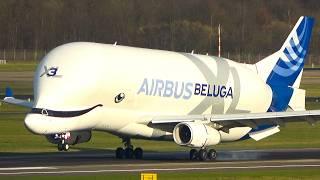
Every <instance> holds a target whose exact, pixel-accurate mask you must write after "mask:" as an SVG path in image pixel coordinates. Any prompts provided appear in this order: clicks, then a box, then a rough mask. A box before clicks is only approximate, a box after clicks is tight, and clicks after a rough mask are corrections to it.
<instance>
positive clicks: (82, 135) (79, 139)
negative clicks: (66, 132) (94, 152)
mask: <svg viewBox="0 0 320 180" xmlns="http://www.w3.org/2000/svg"><path fill="white" fill-rule="evenodd" d="M46 138H47V140H48V141H49V142H50V143H53V144H58V143H60V142H61V138H60V137H59V134H50V135H46ZM90 139H91V131H89V130H83V131H72V132H70V137H68V138H67V139H66V140H65V142H66V143H67V144H70V145H75V144H79V143H84V142H88V141H90Z"/></svg>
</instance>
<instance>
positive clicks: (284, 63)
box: [256, 16, 314, 111]
mask: <svg viewBox="0 0 320 180" xmlns="http://www.w3.org/2000/svg"><path fill="white" fill-rule="evenodd" d="M313 24H314V20H313V18H311V17H306V16H302V17H300V18H299V20H298V22H297V24H296V25H295V26H294V28H293V30H292V31H291V33H290V34H289V36H288V38H287V39H286V41H285V42H284V44H283V45H282V47H281V49H280V50H279V51H277V52H275V53H274V54H272V55H270V56H268V57H266V58H264V59H263V60H261V61H259V62H258V63H257V64H256V68H257V71H258V74H259V75H260V77H261V78H262V79H264V80H265V81H266V83H267V84H268V85H269V86H270V87H271V88H272V91H273V99H272V104H271V107H270V109H269V110H270V111H284V110H286V109H287V108H288V105H289V102H290V100H291V97H292V95H293V94H300V95H301V94H304V93H293V92H294V90H295V89H298V88H299V86H300V82H301V77H302V73H303V67H304V63H305V59H306V57H307V52H308V49H309V42H310V39H311V32H312V27H313ZM303 98H304V97H303ZM300 107H301V106H300Z"/></svg>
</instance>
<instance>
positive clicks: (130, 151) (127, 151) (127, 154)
mask: <svg viewBox="0 0 320 180" xmlns="http://www.w3.org/2000/svg"><path fill="white" fill-rule="evenodd" d="M124 154H125V157H126V158H127V159H132V158H133V149H132V148H130V147H127V148H126V149H125V150H124Z"/></svg>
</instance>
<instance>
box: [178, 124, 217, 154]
mask: <svg viewBox="0 0 320 180" xmlns="http://www.w3.org/2000/svg"><path fill="white" fill-rule="evenodd" d="M173 139H174V141H175V142H176V143H177V144H178V145H180V146H189V147H197V148H200V147H206V146H211V145H216V144H219V143H220V141H221V137H220V133H219V131H218V130H216V129H214V128H212V127H210V126H208V125H205V124H202V123H197V122H185V123H184V122H183V123H179V124H177V125H176V126H175V128H174V130H173Z"/></svg>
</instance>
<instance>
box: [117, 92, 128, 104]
mask: <svg viewBox="0 0 320 180" xmlns="http://www.w3.org/2000/svg"><path fill="white" fill-rule="evenodd" d="M125 97H126V95H125V94H124V93H120V94H118V95H117V96H116V97H115V98H114V102H115V103H119V102H121V101H122V100H123V99H124V98H125Z"/></svg>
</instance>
